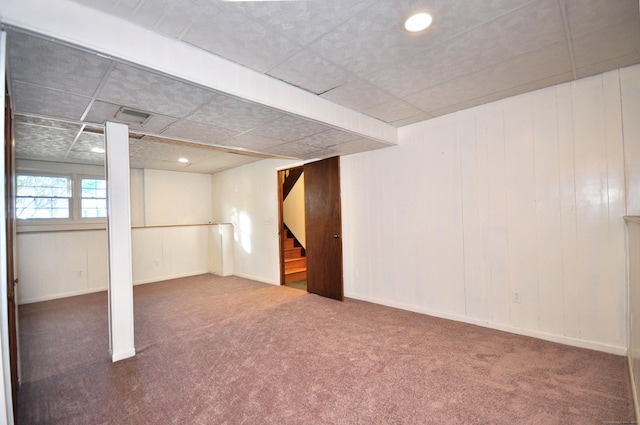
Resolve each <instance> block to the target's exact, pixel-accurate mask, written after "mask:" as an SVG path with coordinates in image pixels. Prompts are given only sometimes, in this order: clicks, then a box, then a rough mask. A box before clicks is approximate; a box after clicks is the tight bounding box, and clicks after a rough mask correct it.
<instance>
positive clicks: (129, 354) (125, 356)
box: [111, 348, 136, 363]
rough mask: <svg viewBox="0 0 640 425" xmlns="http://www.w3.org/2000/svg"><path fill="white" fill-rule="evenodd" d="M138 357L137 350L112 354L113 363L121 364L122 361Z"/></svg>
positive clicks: (132, 349)
mask: <svg viewBox="0 0 640 425" xmlns="http://www.w3.org/2000/svg"><path fill="white" fill-rule="evenodd" d="M135 355H136V349H135V348H131V349H129V350H124V351H120V352H118V353H112V354H111V361H112V362H113V363H115V362H119V361H120V360H124V359H128V358H129V357H133V356H135Z"/></svg>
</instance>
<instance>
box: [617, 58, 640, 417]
mask: <svg viewBox="0 0 640 425" xmlns="http://www.w3.org/2000/svg"><path fill="white" fill-rule="evenodd" d="M618 96H619V97H620V112H621V113H620V127H621V128H620V131H621V132H622V134H621V136H622V169H623V171H624V173H623V176H622V177H623V184H624V186H623V190H624V215H628V214H629V209H628V197H629V192H628V188H629V181H628V179H627V167H626V164H627V161H626V159H627V153H626V150H625V149H626V147H627V146H626V140H625V137H624V135H625V132H624V109H623V107H624V103H623V102H622V96H623V92H622V73H621V72H620V70H618ZM638 419H639V420H640V418H638Z"/></svg>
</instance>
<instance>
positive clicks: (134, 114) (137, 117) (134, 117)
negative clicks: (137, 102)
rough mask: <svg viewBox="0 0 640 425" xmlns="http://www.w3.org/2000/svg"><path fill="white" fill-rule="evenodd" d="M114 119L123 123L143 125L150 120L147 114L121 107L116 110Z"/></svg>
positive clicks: (149, 115)
mask: <svg viewBox="0 0 640 425" xmlns="http://www.w3.org/2000/svg"><path fill="white" fill-rule="evenodd" d="M115 118H116V119H119V120H121V121H125V122H127V123H129V124H139V125H144V124H146V123H147V121H149V119H150V118H151V114H149V113H147V112H142V111H136V110H135V109H130V108H126V107H124V106H123V107H122V108H120V109H118V112H116V115H115Z"/></svg>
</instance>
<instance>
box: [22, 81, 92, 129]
mask: <svg viewBox="0 0 640 425" xmlns="http://www.w3.org/2000/svg"><path fill="white" fill-rule="evenodd" d="M11 101H12V102H13V109H14V111H15V112H16V113H25V114H35V115H43V116H46V117H51V118H61V119H70V120H80V117H82V114H83V113H84V110H85V109H86V108H87V105H89V102H90V101H91V99H90V98H88V97H83V96H78V95H75V94H70V93H65V92H61V91H56V90H50V89H46V88H42V87H38V86H32V85H28V84H23V83H18V82H14V83H13V84H12V85H11Z"/></svg>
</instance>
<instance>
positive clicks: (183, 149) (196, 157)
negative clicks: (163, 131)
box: [129, 137, 224, 166]
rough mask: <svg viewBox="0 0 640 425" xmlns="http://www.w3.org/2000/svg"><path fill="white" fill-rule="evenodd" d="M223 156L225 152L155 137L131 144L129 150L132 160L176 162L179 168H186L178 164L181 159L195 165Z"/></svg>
mask: <svg viewBox="0 0 640 425" xmlns="http://www.w3.org/2000/svg"><path fill="white" fill-rule="evenodd" d="M223 154H224V151H220V150H214V149H211V148H210V147H209V146H198V145H195V144H193V143H183V142H178V141H174V140H167V139H158V138H153V137H144V138H142V139H140V140H138V141H136V142H135V143H131V146H130V148H129V155H130V156H131V158H136V159H146V160H158V161H166V162H175V163H177V164H178V165H179V166H184V164H183V163H179V162H178V159H179V158H187V159H188V160H189V162H190V163H192V164H193V163H198V162H201V161H205V160H208V159H210V158H214V157H217V156H220V155H223Z"/></svg>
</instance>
